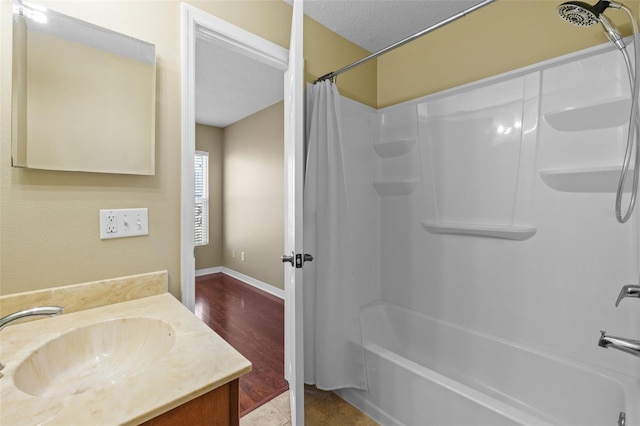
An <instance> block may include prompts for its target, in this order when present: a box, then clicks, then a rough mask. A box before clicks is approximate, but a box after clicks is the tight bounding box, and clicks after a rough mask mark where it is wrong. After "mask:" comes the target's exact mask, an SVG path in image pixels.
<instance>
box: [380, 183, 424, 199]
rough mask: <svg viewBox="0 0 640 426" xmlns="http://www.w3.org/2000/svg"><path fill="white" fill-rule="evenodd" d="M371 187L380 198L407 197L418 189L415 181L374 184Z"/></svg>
mask: <svg viewBox="0 0 640 426" xmlns="http://www.w3.org/2000/svg"><path fill="white" fill-rule="evenodd" d="M373 187H374V188H375V189H376V192H377V193H378V195H379V196H381V197H390V196H393V195H409V194H411V193H412V192H413V191H415V190H416V188H417V187H418V181H417V180H415V179H410V180H401V181H393V182H388V181H387V182H374V183H373Z"/></svg>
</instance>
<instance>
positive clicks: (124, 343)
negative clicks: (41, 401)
mask: <svg viewBox="0 0 640 426" xmlns="http://www.w3.org/2000/svg"><path fill="white" fill-rule="evenodd" d="M175 339H176V338H175V332H174V330H173V327H171V325H169V324H168V323H166V322H164V321H161V320H158V319H152V318H122V319H115V320H109V321H104V322H99V323H95V324H91V325H88V326H85V327H81V328H77V329H73V330H70V331H68V332H66V333H64V334H62V335H61V336H59V337H57V338H55V339H53V340H50V341H49V342H47V343H45V344H44V345H42V346H41V347H40V348H38V349H36V350H35V351H34V352H33V353H32V354H31V355H29V356H28V357H27V358H26V359H25V360H24V361H23V362H22V363H21V364H20V365H19V366H18V368H17V369H16V371H15V374H14V383H15V385H16V387H17V388H18V389H20V390H21V391H23V392H25V393H27V394H29V395H33V396H39V397H55V396H59V397H60V396H69V395H76V394H80V393H83V392H85V391H87V390H97V389H102V388H105V387H108V386H110V385H112V384H114V383H117V382H119V381H122V380H124V379H126V378H127V377H130V376H133V375H135V374H136V373H137V372H139V371H141V370H144V369H147V368H149V367H153V362H154V361H155V360H157V359H158V358H159V357H161V356H162V355H163V354H165V353H167V352H169V351H170V350H171V348H172V347H173V345H174V343H175ZM164 367H165V366H162V365H158V366H157V368H160V369H161V368H164Z"/></svg>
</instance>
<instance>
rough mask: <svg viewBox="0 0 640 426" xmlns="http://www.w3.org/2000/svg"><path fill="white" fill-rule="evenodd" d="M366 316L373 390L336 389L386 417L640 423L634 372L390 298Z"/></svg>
mask: <svg viewBox="0 0 640 426" xmlns="http://www.w3.org/2000/svg"><path fill="white" fill-rule="evenodd" d="M361 318H362V327H363V334H364V341H365V349H366V363H367V375H368V380H369V391H368V392H364V391H358V390H353V389H348V390H341V391H339V392H338V393H339V394H340V396H342V397H343V398H345V399H346V400H348V401H349V402H350V403H352V404H353V405H355V406H357V407H358V408H360V409H361V410H362V411H364V412H365V413H367V414H368V415H369V416H371V417H372V418H374V419H375V420H377V421H378V422H380V423H382V424H383V425H407V426H414V425H415V426H423V425H424V426H431V425H452V426H462V425H491V426H493V425H556V424H557V425H576V426H578V425H580V426H587V425H598V426H600V425H616V424H617V421H618V415H619V413H620V412H625V413H626V424H627V426H640V413H639V412H640V383H639V382H638V380H635V381H634V380H632V379H630V378H625V377H619V376H616V375H615V374H614V373H611V374H609V373H603V372H601V371H596V370H595V369H594V368H590V367H589V366H586V365H580V364H579V363H577V362H575V361H571V360H566V359H562V358H560V357H558V356H555V355H550V354H545V353H543V352H540V351H537V350H535V349H532V348H528V347H525V346H522V345H518V344H516V343H514V342H510V341H507V340H505V339H501V338H497V337H495V336H491V335H488V334H484V333H479V332H477V331H474V330H470V329H466V328H463V327H460V326H457V325H455V324H453V323H450V322H447V321H443V320H439V319H436V318H434V317H431V316H429V315H425V314H422V313H418V312H415V311H411V310H408V309H405V308H402V307H399V306H396V305H392V304H385V303H379V304H375V305H372V306H369V307H367V308H365V309H363V311H362V314H361ZM594 344H595V342H594Z"/></svg>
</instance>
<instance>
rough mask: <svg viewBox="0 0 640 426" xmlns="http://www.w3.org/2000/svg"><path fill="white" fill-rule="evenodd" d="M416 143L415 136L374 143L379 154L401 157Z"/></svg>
mask: <svg viewBox="0 0 640 426" xmlns="http://www.w3.org/2000/svg"><path fill="white" fill-rule="evenodd" d="M415 144H416V140H415V138H410V139H398V140H394V141H387V142H380V143H377V144H375V145H373V149H374V150H375V151H376V154H378V156H380V157H383V158H390V157H399V156H400V155H404V154H407V153H409V152H410V151H411V150H412V149H413V146H414V145H415Z"/></svg>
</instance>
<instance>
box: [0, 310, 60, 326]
mask: <svg viewBox="0 0 640 426" xmlns="http://www.w3.org/2000/svg"><path fill="white" fill-rule="evenodd" d="M63 310H64V308H63V307H61V306H39V307H37V308H31V309H25V310H22V311H18V312H14V313H12V314H9V315H7V316H5V317H2V318H0V330H2V329H3V328H5V327H6V326H8V325H9V324H10V323H12V322H14V321H18V320H21V319H23V318H29V317H36V316H49V317H54V316H56V315H60V314H61V313H62V311H63Z"/></svg>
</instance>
